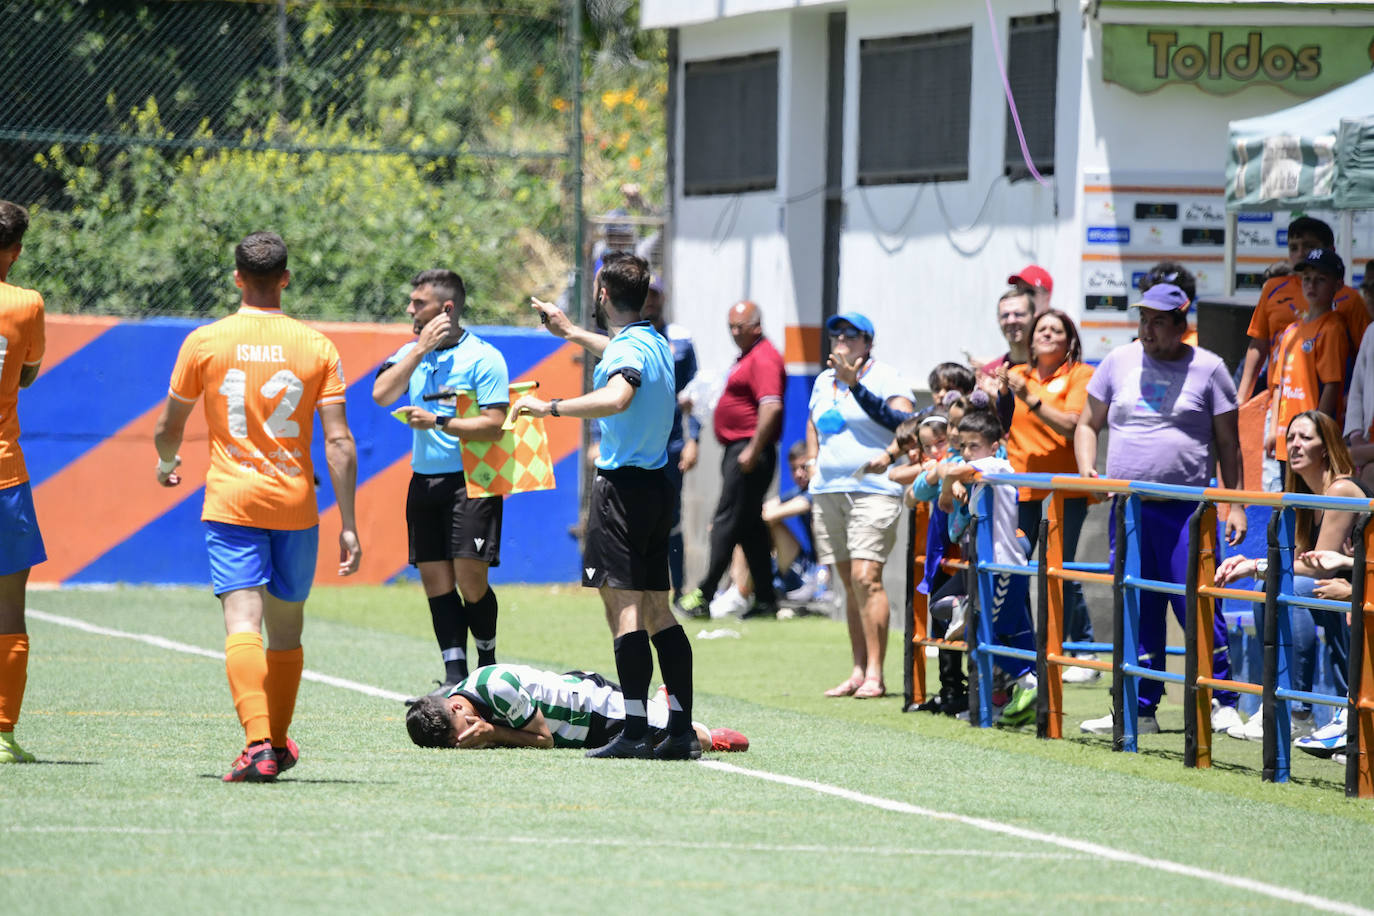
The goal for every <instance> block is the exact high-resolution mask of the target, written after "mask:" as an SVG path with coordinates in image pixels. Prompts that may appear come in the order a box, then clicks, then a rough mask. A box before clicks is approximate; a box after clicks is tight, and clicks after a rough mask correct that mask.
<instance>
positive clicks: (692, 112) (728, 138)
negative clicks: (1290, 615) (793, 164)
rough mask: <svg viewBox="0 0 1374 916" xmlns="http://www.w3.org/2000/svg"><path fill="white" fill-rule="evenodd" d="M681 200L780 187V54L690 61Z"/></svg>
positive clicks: (685, 83) (686, 80)
mask: <svg viewBox="0 0 1374 916" xmlns="http://www.w3.org/2000/svg"><path fill="white" fill-rule="evenodd" d="M682 116H683V132H682V170H683V188H682V190H683V193H684V194H724V193H732V192H736V191H759V190H767V189H770V188H775V187H777V184H778V53H777V52H776V51H771V52H769V53H767V54H751V55H749V56H747V57H726V58H721V59H720V60H699V61H690V62H688V63H687V65H686V67H685V78H684V80H683V112H682Z"/></svg>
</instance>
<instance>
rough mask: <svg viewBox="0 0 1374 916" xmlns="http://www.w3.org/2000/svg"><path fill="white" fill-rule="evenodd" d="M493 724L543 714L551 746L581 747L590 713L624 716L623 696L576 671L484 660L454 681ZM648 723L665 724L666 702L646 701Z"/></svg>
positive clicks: (519, 724) (514, 723) (520, 723)
mask: <svg viewBox="0 0 1374 916" xmlns="http://www.w3.org/2000/svg"><path fill="white" fill-rule="evenodd" d="M458 693H461V694H462V695H463V696H465V697H467V698H468V699H469V700H471V701H473V704H474V705H475V706H476V707H477V712H478V714H479V715H481V716H482V717H483V718H485V719H487V721H489V722H491V723H492V724H493V725H504V726H506V727H508V728H514V729H521V728H524V727H525V726H526V725H528V724H529V722H530V720H531V719H533V718H534V714H535V712H536V711H538V712H541V713H543V714H544V722H545V723H547V724H548V726H549V732H550V733H551V734H552V735H553V746H554V747H585V746H586V743H587V733H588V730H589V729H590V728H591V724H592V717H593V716H596V715H599V716H602V717H604V718H606V719H609V720H612V721H617V722H619V721H623V720H624V719H625V695H624V694H622V693H621V692H620V689H619V688H618V687H612V686H609V685H603V684H598V683H596V682H595V681H591V680H587V679H586V678H581V677H578V676H577V675H575V674H555V673H554V672H552V671H543V670H540V669H539V668H531V667H530V666H528V665H487V666H486V667H483V668H478V669H477V670H476V671H474V672H472V673H471V674H470V675H468V676H467V677H466V678H464V679H463V680H461V681H459V682H458V683H457V684H455V685H454V687H453V689H452V690H450V691H449V696H453V695H454V694H458ZM648 714H649V727H650V728H667V726H668V707H667V705H666V704H665V703H664V702H663V701H662V700H661V699H659V698H657V697H654V698H651V699H650V700H649V704H648Z"/></svg>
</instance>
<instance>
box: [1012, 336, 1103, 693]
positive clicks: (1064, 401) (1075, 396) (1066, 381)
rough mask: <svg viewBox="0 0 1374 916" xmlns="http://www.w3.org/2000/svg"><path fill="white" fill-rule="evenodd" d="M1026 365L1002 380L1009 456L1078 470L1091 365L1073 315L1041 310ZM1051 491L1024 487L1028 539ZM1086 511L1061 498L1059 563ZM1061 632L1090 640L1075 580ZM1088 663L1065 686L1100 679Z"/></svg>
mask: <svg viewBox="0 0 1374 916" xmlns="http://www.w3.org/2000/svg"><path fill="white" fill-rule="evenodd" d="M1030 338H1031V343H1030V351H1031V358H1030V362H1029V363H1028V364H1025V365H1020V366H1012V367H1010V368H1008V369H1006V370H1005V377H1006V384H1007V387H1008V388H1010V389H1011V392H1012V394H1014V395H1015V396H1016V409H1015V412H1014V413H1013V414H1012V421H1011V426H1010V428H1009V429H1008V431H1007V439H1006V444H1007V460H1008V461H1010V462H1011V466H1012V467H1013V468H1015V469H1016V470H1017V471H1018V472H1022V473H1030V474H1077V473H1078V464H1077V462H1076V461H1075V460H1074V455H1073V430H1074V427H1075V426H1076V425H1077V424H1078V415H1079V414H1080V413H1082V411H1083V405H1084V403H1085V402H1086V401H1087V396H1088V380H1089V379H1091V378H1092V376H1093V368H1092V367H1091V366H1089V365H1087V364H1086V363H1084V362H1083V361H1082V356H1083V347H1082V344H1081V343H1080V342H1079V339H1078V328H1077V327H1075V326H1074V323H1073V319H1072V318H1070V317H1069V316H1068V315H1066V314H1064V313H1063V312H1061V311H1059V310H1058V309H1050V310H1049V311H1046V312H1041V313H1040V314H1039V315H1038V316H1036V319H1035V321H1034V322H1033V323H1032V324H1031V331H1030ZM1048 495H1049V491H1048V490H1034V489H1031V488H1029V487H1023V488H1022V489H1021V503H1020V510H1019V514H1020V518H1019V520H1018V522H1017V524H1018V525H1019V526H1020V528H1021V530H1022V531H1023V532H1025V534H1026V536H1027V537H1028V538H1030V539H1031V541H1032V542H1034V541H1035V539H1036V538H1037V537H1038V536H1039V533H1040V519H1041V517H1042V516H1043V513H1044V499H1045V497H1046V496H1048ZM1087 514H1088V500H1087V499H1086V498H1084V497H1077V498H1073V499H1068V500H1065V502H1064V560H1065V562H1069V561H1071V560H1073V558H1074V556H1075V554H1076V553H1077V552H1078V536H1079V534H1081V533H1082V531H1083V520H1084V518H1085V517H1086V516H1087ZM1064 631H1065V634H1066V635H1067V637H1068V639H1069V640H1072V641H1075V642H1092V638H1093V625H1092V620H1091V619H1090V618H1089V616H1088V607H1087V604H1086V603H1085V602H1084V601H1083V589H1082V588H1081V587H1080V586H1079V585H1078V583H1076V582H1065V583H1064ZM1098 676H1099V675H1098V672H1096V671H1093V670H1091V669H1088V668H1070V669H1068V670H1067V671H1065V672H1064V680H1065V681H1067V682H1069V683H1086V682H1089V681H1094V680H1096V679H1097V678H1098Z"/></svg>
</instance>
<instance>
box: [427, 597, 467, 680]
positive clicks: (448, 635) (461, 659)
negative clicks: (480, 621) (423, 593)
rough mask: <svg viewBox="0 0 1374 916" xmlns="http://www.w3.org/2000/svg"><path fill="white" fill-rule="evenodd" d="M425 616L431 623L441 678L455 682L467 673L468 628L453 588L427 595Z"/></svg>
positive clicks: (461, 604) (458, 598)
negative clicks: (432, 623) (436, 645)
mask: <svg viewBox="0 0 1374 916" xmlns="http://www.w3.org/2000/svg"><path fill="white" fill-rule="evenodd" d="M429 616H430V619H431V620H432V621H433V622H434V638H435V639H436V640H438V642H439V652H440V654H441V655H443V657H444V680H445V681H447V682H449V683H451V684H456V683H458V682H459V681H461V680H462V679H463V678H465V677H467V676H468V659H467V645H468V627H467V621H466V619H465V615H464V614H463V599H462V598H460V597H458V592H456V591H452V592H448V593H446V594H443V595H439V596H437V597H435V598H430V599H429Z"/></svg>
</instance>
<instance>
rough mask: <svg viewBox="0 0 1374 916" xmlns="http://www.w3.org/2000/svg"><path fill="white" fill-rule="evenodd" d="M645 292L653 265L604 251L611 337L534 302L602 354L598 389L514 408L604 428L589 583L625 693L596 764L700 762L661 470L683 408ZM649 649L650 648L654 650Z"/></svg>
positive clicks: (602, 283) (591, 516)
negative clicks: (651, 709)
mask: <svg viewBox="0 0 1374 916" xmlns="http://www.w3.org/2000/svg"><path fill="white" fill-rule="evenodd" d="M648 291H649V265H648V263H647V262H646V261H645V260H644V259H643V258H640V257H636V256H635V255H632V254H628V253H623V252H613V253H611V254H608V255H606V258H605V260H604V262H603V263H602V267H601V269H600V270H599V271H598V272H597V275H596V288H595V293H594V296H595V300H596V310H597V321H598V323H604V324H605V325H606V327H607V329H608V330H609V331H610V337H609V338H606V337H602V336H600V335H598V334H595V333H593V332H591V331H587V330H585V329H582V328H578V327H577V326H576V325H574V324H573V323H572V322H570V321H569V320H568V318H567V316H566V315H564V314H563V312H562V311H560V310H559V309H558V308H557V307H556V306H552V305H549V304H548V303H545V302H541V301H539V300H538V299H535V300H533V302H534V307H535V308H536V309H538V311H539V312H540V315H541V317H542V318H543V320H544V323H545V324H546V325H547V327H548V328H549V330H550V331H551V332H552V333H553V334H554V335H555V336H557V337H562V338H564V339H567V340H570V341H572V342H574V343H577V344H579V345H581V346H583V347H585V348H586V349H587V350H588V351H590V352H591V353H593V354H596V355H599V356H600V357H601V361H600V362H599V363H598V364H597V366H596V370H595V371H594V372H593V374H592V382H593V385H594V390H592V391H590V392H588V393H587V394H584V395H581V396H580V397H575V398H566V399H564V398H554V399H553V400H551V401H543V400H540V399H539V398H536V397H530V396H525V397H523V398H521V399H520V400H518V401H516V402H515V407H516V408H517V409H520V410H524V411H527V412H529V413H531V414H534V415H535V416H538V417H545V416H554V417H578V418H580V419H588V420H590V419H595V420H597V422H598V424H599V426H600V430H601V454H600V457H598V458H597V460H596V467H597V471H596V478H595V479H594V481H593V483H592V493H591V505H590V508H589V512H588V517H587V536H586V547H585V550H584V553H583V556H582V584H583V585H584V586H587V587H589V588H596V589H599V590H600V592H601V600H602V602H603V603H604V604H605V606H606V622H607V623H608V624H609V625H610V628H611V633H612V635H613V636H614V637H615V667H616V674H617V676H618V677H619V679H620V685H621V689H622V690H623V691H624V693H625V728H624V730H622V731H621V732H620V734H619V735H617V736H616V737H615V739H614V740H612V741H611V743H610V744H607V745H605V746H604V747H600V748H595V749H593V750H590V751H588V752H587V756H588V757H657V758H659V759H660V760H686V759H696V758H697V757H700V756H701V743H700V741H698V740H697V736H696V734H695V733H694V731H693V729H692V644H691V642H690V641H689V640H688V638H687V634H686V633H685V632H684V631H683V629H682V625H681V624H679V623H678V622H677V619H676V618H675V617H673V613H672V611H671V610H670V609H669V605H668V594H669V588H670V585H669V580H668V537H669V534H670V532H671V531H672V527H673V502H674V492H673V487H672V484H671V483H670V482H669V481H668V476H667V474H666V473H665V471H664V466H665V465H666V464H667V463H668V436H669V434H670V432H671V431H672V426H673V410H674V407H675V406H676V403H677V398H676V395H675V394H674V387H673V374H674V373H673V354H672V351H671V350H670V349H669V347H668V341H667V340H665V339H664V337H663V335H661V334H659V333H658V331H657V330H655V329H654V327H653V325H652V324H651V323H649V322H648V321H642V320H641V319H640V310H641V309H642V308H643V306H644V297H645V295H646V294H647V293H648ZM651 642H652V644H653V648H652V649H651V648H650V643H651ZM654 650H657V652H658V667H659V671H660V672H661V673H662V675H663V683H664V686H665V687H666V688H667V691H668V710H669V714H668V737H667V738H665V739H663V740H662V741H660V742H659V743H658V744H657V745H654V744H652V743H651V741H650V738H649V720H648V718H647V716H646V713H645V710H646V704H647V703H648V700H649V683H650V680H651V679H652V678H653V672H654V658H653V654H654Z"/></svg>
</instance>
